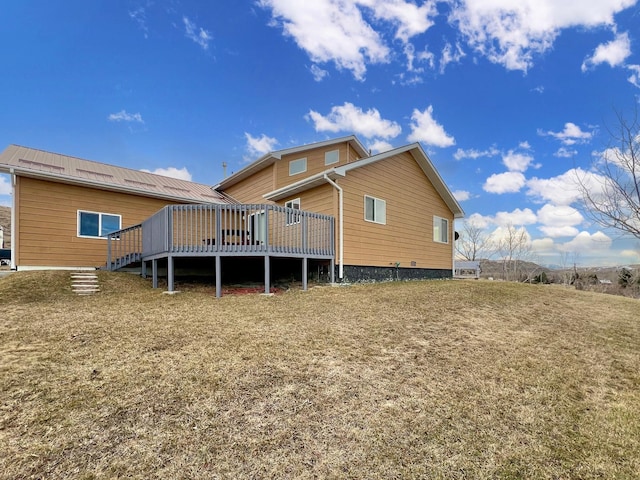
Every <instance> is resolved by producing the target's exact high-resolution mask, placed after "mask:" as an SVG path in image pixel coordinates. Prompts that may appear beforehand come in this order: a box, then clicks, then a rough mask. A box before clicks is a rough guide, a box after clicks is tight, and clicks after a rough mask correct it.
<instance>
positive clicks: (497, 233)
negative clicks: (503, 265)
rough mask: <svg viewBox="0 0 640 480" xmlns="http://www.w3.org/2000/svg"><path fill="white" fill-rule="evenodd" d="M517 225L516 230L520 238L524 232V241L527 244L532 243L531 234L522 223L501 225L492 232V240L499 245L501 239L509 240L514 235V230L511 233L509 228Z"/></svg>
mask: <svg viewBox="0 0 640 480" xmlns="http://www.w3.org/2000/svg"><path fill="white" fill-rule="evenodd" d="M514 227H515V232H516V235H517V237H518V238H520V235H521V234H523V239H524V243H525V244H526V245H531V235H530V234H529V231H528V230H527V229H526V228H525V227H524V226H522V225H520V226H517V227H516V224H509V225H504V226H499V227H498V228H496V229H495V230H494V231H493V232H491V235H490V237H491V241H492V242H493V243H494V244H495V245H497V244H499V242H500V241H501V240H508V239H509V237H510V236H511V235H513V230H512V232H511V233H510V232H509V230H510V229H513V228H514Z"/></svg>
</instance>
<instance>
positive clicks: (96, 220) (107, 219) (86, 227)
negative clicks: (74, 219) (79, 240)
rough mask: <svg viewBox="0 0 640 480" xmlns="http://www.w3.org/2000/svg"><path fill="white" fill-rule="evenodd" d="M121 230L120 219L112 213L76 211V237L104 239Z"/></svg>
mask: <svg viewBox="0 0 640 480" xmlns="http://www.w3.org/2000/svg"><path fill="white" fill-rule="evenodd" d="M121 228H122V217H121V216H120V215H115V214H112V213H100V212H87V211H83V210H78V236H79V237H89V238H105V237H104V236H105V235H106V234H107V233H109V232H113V231H115V230H120V229H121Z"/></svg>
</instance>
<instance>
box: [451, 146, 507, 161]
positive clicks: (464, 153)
mask: <svg viewBox="0 0 640 480" xmlns="http://www.w3.org/2000/svg"><path fill="white" fill-rule="evenodd" d="M499 153H500V150H498V149H497V148H495V147H491V148H489V149H487V150H476V149H475V148H470V149H468V150H463V149H462V148H459V149H458V150H456V153H454V154H453V158H455V159H456V160H462V159H465V158H471V159H473V160H476V159H478V158H481V157H495V156H496V155H498V154H499Z"/></svg>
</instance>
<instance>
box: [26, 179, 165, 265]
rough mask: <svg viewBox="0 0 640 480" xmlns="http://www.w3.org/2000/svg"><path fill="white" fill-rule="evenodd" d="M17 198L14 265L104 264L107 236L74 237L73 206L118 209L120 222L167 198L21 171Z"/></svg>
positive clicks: (132, 221)
mask: <svg viewBox="0 0 640 480" xmlns="http://www.w3.org/2000/svg"><path fill="white" fill-rule="evenodd" d="M17 198H18V199H19V201H18V202H17V203H18V204H19V205H20V207H19V210H18V211H17V212H16V213H17V219H16V221H17V225H16V228H17V232H16V233H17V236H18V238H17V242H16V243H17V246H18V251H17V252H16V263H17V265H18V267H20V266H51V267H54V266H60V267H80V266H101V265H104V264H105V262H106V255H107V241H106V240H104V239H94V238H79V237H78V235H77V231H78V225H77V218H78V210H87V211H93V212H100V213H111V214H116V215H122V226H123V228H124V227H127V226H130V225H134V224H137V223H140V222H141V221H142V220H144V219H146V218H148V217H149V216H150V215H152V214H153V213H155V212H156V211H158V210H159V209H161V208H162V207H164V206H165V205H167V203H169V202H167V201H163V200H158V199H152V198H146V197H141V196H136V195H128V194H124V193H116V192H108V191H104V190H96V189H92V188H85V187H79V186H74V185H65V184H61V183H53V182H47V181H43V180H35V179H31V178H25V177H18V185H17Z"/></svg>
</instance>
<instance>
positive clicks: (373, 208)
mask: <svg viewBox="0 0 640 480" xmlns="http://www.w3.org/2000/svg"><path fill="white" fill-rule="evenodd" d="M364 219H365V220H366V221H368V222H374V223H381V224H383V225H385V224H386V223H387V202H385V201H384V200H380V199H379V198H375V197H370V196H368V195H365V196H364Z"/></svg>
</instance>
